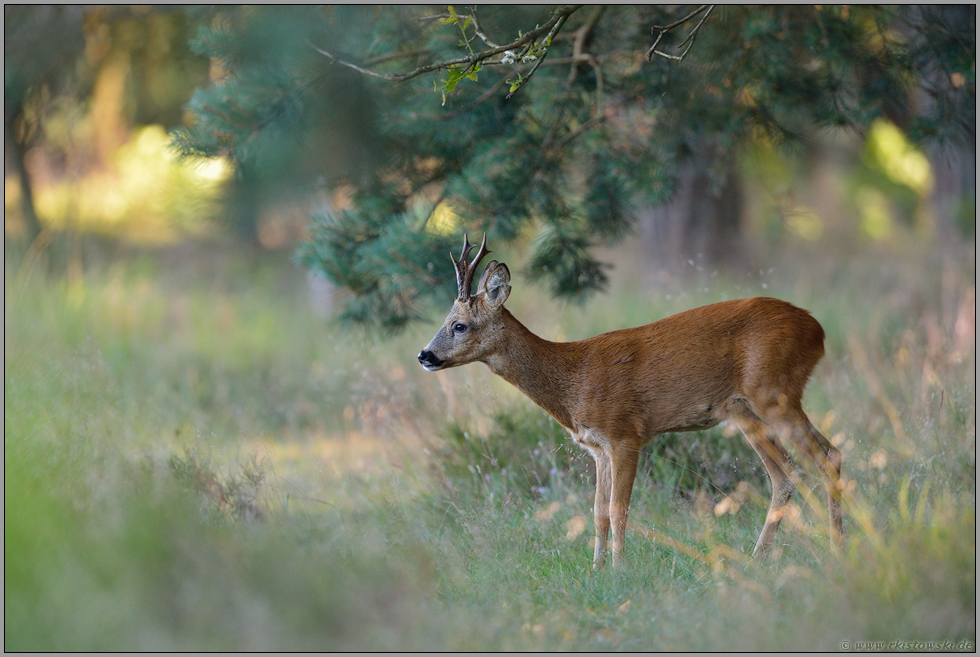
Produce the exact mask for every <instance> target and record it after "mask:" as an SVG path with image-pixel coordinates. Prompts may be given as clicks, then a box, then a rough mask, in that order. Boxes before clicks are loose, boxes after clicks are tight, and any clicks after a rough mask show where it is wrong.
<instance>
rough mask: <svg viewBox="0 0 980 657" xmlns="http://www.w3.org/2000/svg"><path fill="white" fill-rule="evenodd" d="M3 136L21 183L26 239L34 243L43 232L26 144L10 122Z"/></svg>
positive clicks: (21, 204) (22, 214) (8, 154)
mask: <svg viewBox="0 0 980 657" xmlns="http://www.w3.org/2000/svg"><path fill="white" fill-rule="evenodd" d="M3 137H4V139H3V141H4V147H5V150H6V151H7V157H9V158H10V161H11V162H12V163H13V165H14V169H15V170H16V171H17V178H18V180H19V183H20V213H21V216H22V217H23V218H24V228H25V237H26V241H27V243H28V244H32V243H33V242H34V240H35V239H37V236H38V235H40V234H41V223H40V222H39V221H38V218H37V212H36V211H35V210H34V192H33V190H32V189H31V176H30V174H29V173H28V171H27V165H26V164H25V163H24V155H25V149H24V145H23V144H21V143H20V142H19V141H17V139H16V138H15V137H14V131H13V130H11V128H10V123H7V122H4V126H3Z"/></svg>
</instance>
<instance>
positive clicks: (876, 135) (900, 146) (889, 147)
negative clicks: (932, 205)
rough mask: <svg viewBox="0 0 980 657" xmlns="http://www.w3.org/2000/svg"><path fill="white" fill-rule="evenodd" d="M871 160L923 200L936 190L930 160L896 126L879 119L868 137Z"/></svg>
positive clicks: (872, 126) (887, 174)
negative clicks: (931, 191)
mask: <svg viewBox="0 0 980 657" xmlns="http://www.w3.org/2000/svg"><path fill="white" fill-rule="evenodd" d="M867 148H868V151H867V152H868V156H869V157H870V158H871V159H872V161H873V162H874V164H875V165H877V166H878V167H879V168H880V169H881V170H882V171H883V172H884V173H885V175H886V176H888V177H889V178H891V179H892V180H893V181H895V182H897V183H901V184H903V185H905V186H907V187H909V188H910V189H912V190H913V191H914V192H915V193H916V194H918V195H919V196H920V197H921V196H925V195H926V194H927V193H928V192H929V190H930V189H932V171H931V169H930V167H929V160H928V159H927V158H926V156H925V155H924V154H923V153H922V152H921V151H919V150H918V149H916V148H915V147H914V146H913V145H912V144H910V143H909V142H908V140H907V139H906V138H905V135H904V134H903V133H902V131H901V130H899V129H898V128H897V127H896V126H895V125H894V124H892V123H889V122H888V121H885V120H883V119H878V120H877V121H875V122H874V123H873V124H872V125H871V130H870V132H869V133H868V142H867Z"/></svg>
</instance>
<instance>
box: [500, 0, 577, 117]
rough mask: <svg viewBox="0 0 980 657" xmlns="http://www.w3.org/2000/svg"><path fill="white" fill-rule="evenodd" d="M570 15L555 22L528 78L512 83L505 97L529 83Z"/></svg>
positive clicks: (509, 96)
mask: <svg viewBox="0 0 980 657" xmlns="http://www.w3.org/2000/svg"><path fill="white" fill-rule="evenodd" d="M569 15H570V14H566V15H563V16H561V17H559V18H558V20H557V21H556V22H555V25H554V27H552V28H551V31H550V32H548V36H547V37H545V40H544V51H543V52H542V53H541V54H540V55H539V56H538V61H536V62H534V66H533V67H532V68H531V70H530V71H528V74H527V77H526V78H520V79H519V80H518V81H517V83H516V84H513V85H511V87H510V93H509V94H507V95H506V96H505V98H511V97H512V96H513V95H514V94H516V93H517V92H518V91H519V90H520V88H521V87H523V86H524V85H525V84H527V81H528V80H530V79H531V76H532V75H534V72H535V71H537V70H538V67H540V66H541V63H542V62H543V61H544V58H545V57H547V56H548V51H549V50H550V49H551V40H552V39H554V38H555V35H556V34H558V30H560V29H561V26H562V25H564V24H565V20H566V19H567V18H568V16H569Z"/></svg>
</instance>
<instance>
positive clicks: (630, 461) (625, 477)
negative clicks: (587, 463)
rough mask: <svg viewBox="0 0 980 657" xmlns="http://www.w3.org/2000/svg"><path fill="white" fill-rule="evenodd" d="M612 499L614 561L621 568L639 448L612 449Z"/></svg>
mask: <svg viewBox="0 0 980 657" xmlns="http://www.w3.org/2000/svg"><path fill="white" fill-rule="evenodd" d="M611 457H612V459H611V460H612V499H611V500H610V503H609V515H610V519H611V521H612V553H613V554H612V562H613V568H621V567H623V566H624V565H625V563H624V561H623V548H624V547H625V546H626V519H627V517H628V516H629V511H630V497H631V496H632V494H633V480H634V479H636V465H637V462H638V460H639V457H640V452H639V449H634V448H632V447H630V446H625V445H623V446H618V447H614V448H613V449H612V454H611Z"/></svg>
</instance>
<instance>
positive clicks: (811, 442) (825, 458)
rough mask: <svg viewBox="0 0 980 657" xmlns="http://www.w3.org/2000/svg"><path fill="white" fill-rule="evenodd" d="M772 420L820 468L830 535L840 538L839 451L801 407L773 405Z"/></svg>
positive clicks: (841, 524)
mask: <svg viewBox="0 0 980 657" xmlns="http://www.w3.org/2000/svg"><path fill="white" fill-rule="evenodd" d="M774 410H775V414H776V417H774V418H773V421H774V423H777V422H778V423H779V424H778V425H777V426H781V428H782V433H783V434H785V435H787V436H788V437H789V439H790V440H791V441H792V442H793V444H795V445H796V446H797V447H799V448H800V449H801V450H803V453H804V454H806V455H807V456H808V457H809V458H810V459H811V460H812V461H813V462H814V463H815V464H816V465H817V467H818V468H819V469H820V474H821V475H823V480H824V488H825V489H826V491H827V513H828V516H829V520H830V530H831V538H832V539H833V540H834V541H835V542H838V543H839V542H840V540H841V537H842V532H843V512H842V511H841V504H840V495H841V490H840V469H841V460H842V457H841V452H840V450H839V449H837V448H836V447H834V446H833V445H832V444H831V443H830V441H829V440H827V439H826V438H825V437H824V436H823V434H821V433H820V432H819V431H817V429H816V428H815V427H814V426H813V424H811V423H810V418H808V417H807V416H806V413H804V412H803V408H802V407H792V406H791V407H788V408H777V409H774Z"/></svg>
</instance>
